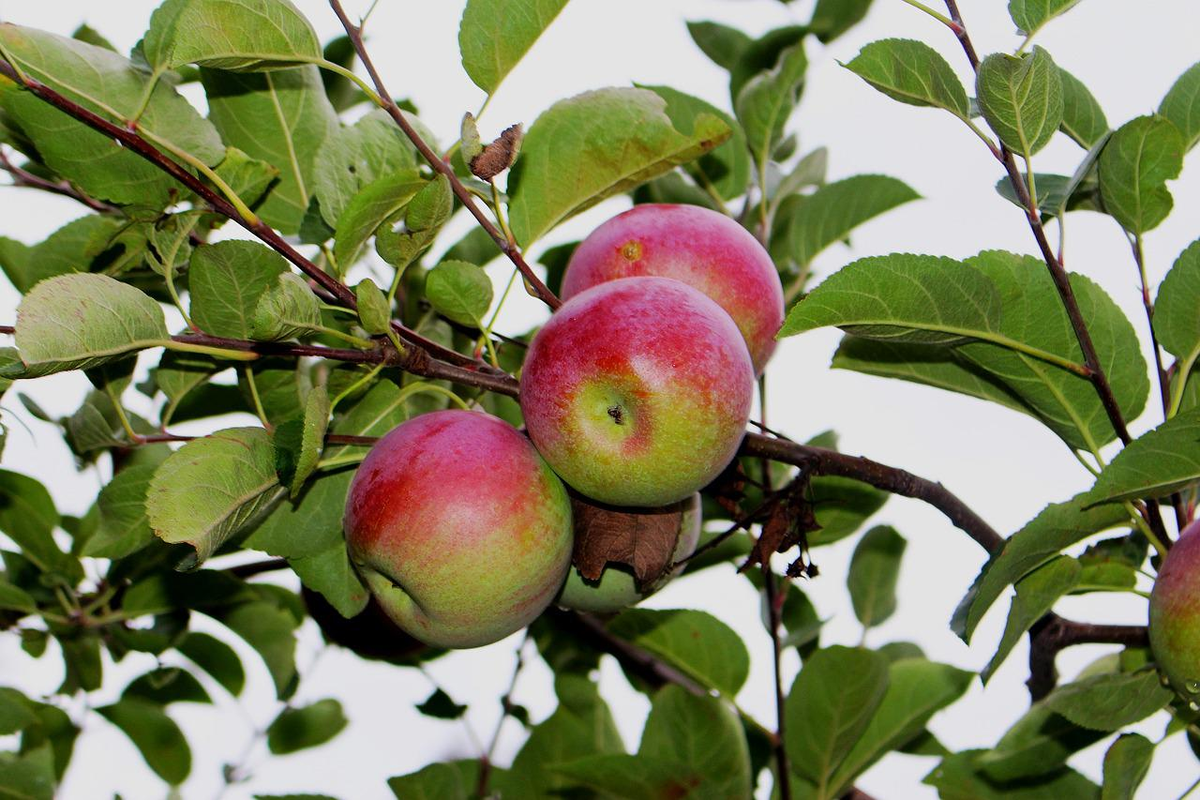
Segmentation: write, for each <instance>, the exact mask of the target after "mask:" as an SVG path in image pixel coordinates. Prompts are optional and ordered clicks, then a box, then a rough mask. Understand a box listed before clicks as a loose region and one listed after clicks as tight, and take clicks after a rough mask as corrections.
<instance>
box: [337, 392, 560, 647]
mask: <svg viewBox="0 0 1200 800" xmlns="http://www.w3.org/2000/svg"><path fill="white" fill-rule="evenodd" d="M343 527H344V529H345V532H346V544H347V545H348V547H349V551H350V557H351V560H352V561H353V562H354V564H355V566H356V567H357V569H358V571H359V574H361V575H362V577H363V579H364V581H365V582H366V584H367V587H368V588H369V589H370V590H371V593H372V594H373V595H374V596H375V599H376V600H378V601H379V604H380V605H381V606H382V607H383V610H384V611H385V612H387V614H388V616H389V617H391V619H392V621H394V622H395V623H396V624H397V625H399V626H400V627H401V628H402V629H403V630H404V631H406V632H407V633H408V634H410V635H411V636H413V637H415V638H417V639H419V640H421V641H422V642H425V643H426V644H429V645H432V646H435V647H460V648H465V647H479V646H482V645H485V644H490V643H491V642H495V641H499V640H500V639H503V638H504V637H506V636H508V635H509V634H511V633H514V632H515V631H518V630H520V629H521V628H523V627H525V626H526V625H528V624H529V623H530V622H532V621H533V620H534V618H536V617H537V616H538V615H539V614H541V613H542V611H543V610H544V609H545V608H546V607H547V606H548V605H549V604H550V603H551V601H552V600H553V599H554V596H555V595H556V594H557V593H558V590H559V589H560V588H561V587H562V584H563V580H564V579H565V578H566V574H567V569H568V568H569V566H570V563H571V549H572V544H573V538H574V537H573V533H572V527H571V503H570V498H569V497H568V496H567V492H566V488H565V487H564V486H563V485H562V483H561V482H560V481H559V479H558V478H557V477H555V475H554V473H553V472H552V471H551V470H550V468H549V467H548V466H547V465H546V463H545V462H544V461H543V460H542V458H541V457H540V456H539V455H538V453H537V451H536V450H534V448H533V445H532V444H530V442H529V440H528V439H526V438H525V437H524V436H522V435H521V434H520V433H519V432H518V431H517V430H516V429H515V428H513V427H512V426H511V425H509V424H508V423H507V422H504V421H503V420H501V419H498V418H496V417H493V416H490V415H488V414H484V413H482V412H474V411H459V410H453V411H435V412H432V413H429V414H422V415H421V416H418V417H414V418H413V419H410V420H408V421H407V422H404V423H402V424H400V425H398V426H397V427H395V428H394V429H392V430H391V431H390V432H389V433H388V434H387V435H386V436H384V437H383V438H382V439H380V440H379V441H378V442H376V443H375V445H374V447H372V448H371V452H370V453H368V454H367V457H366V459H365V460H364V461H363V462H362V464H361V465H360V466H359V468H358V472H357V473H356V474H355V475H354V479H353V481H352V482H351V484H350V490H349V493H348V495H347V498H346V513H345V517H344V518H343Z"/></svg>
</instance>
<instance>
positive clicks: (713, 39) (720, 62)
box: [687, 21, 752, 70]
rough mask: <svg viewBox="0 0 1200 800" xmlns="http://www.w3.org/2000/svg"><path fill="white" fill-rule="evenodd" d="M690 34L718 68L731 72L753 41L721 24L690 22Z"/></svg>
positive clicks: (736, 30) (734, 29)
mask: <svg viewBox="0 0 1200 800" xmlns="http://www.w3.org/2000/svg"><path fill="white" fill-rule="evenodd" d="M687 29H688V34H690V35H691V37H692V41H693V42H695V43H696V46H697V47H699V48H700V50H701V52H703V53H704V55H706V56H708V57H709V58H710V59H712V61H713V63H714V64H716V65H717V66H718V67H722V68H723V69H726V70H730V69H733V67H734V66H735V65H736V64H737V62H738V59H739V57H740V56H741V54H742V52H743V51H744V50H745V49H746V48H747V47H748V46H749V45H750V42H751V41H752V40H751V39H750V37H749V36H747V35H746V34H745V33H743V32H742V31H740V30H738V29H737V28H731V27H729V26H728V25H722V24H721V23H719V22H709V21H703V22H689V23H688V24H687Z"/></svg>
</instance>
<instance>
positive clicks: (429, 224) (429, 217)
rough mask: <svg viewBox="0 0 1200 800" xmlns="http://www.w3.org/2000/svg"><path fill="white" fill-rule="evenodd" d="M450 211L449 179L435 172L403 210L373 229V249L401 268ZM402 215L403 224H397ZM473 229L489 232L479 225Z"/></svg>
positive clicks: (426, 244) (424, 245) (428, 241)
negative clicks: (376, 228)
mask: <svg viewBox="0 0 1200 800" xmlns="http://www.w3.org/2000/svg"><path fill="white" fill-rule="evenodd" d="M452 213H454V194H453V192H452V191H451V189H450V181H449V180H448V179H447V178H446V176H445V175H438V176H437V177H436V178H434V179H433V180H432V181H430V182H429V183H427V184H425V186H424V187H423V188H422V189H421V190H420V191H418V192H417V193H416V195H414V196H413V199H412V200H411V201H410V202H409V204H408V206H407V207H406V208H405V209H404V211H403V212H401V213H398V214H395V215H394V216H393V217H392V218H391V219H388V220H386V221H385V222H384V224H383V225H382V226H380V228H379V229H378V230H377V231H376V232H375V251H376V252H377V253H379V257H380V258H382V259H383V260H384V261H386V262H388V263H389V264H391V265H392V266H393V267H395V268H396V269H398V270H402V269H404V268H405V267H407V266H408V265H409V264H411V263H412V262H413V261H414V260H416V258H417V256H419V255H420V254H421V253H422V252H423V251H424V250H425V248H427V247H429V245H430V244H432V243H433V240H434V238H435V237H436V236H437V234H438V232H439V231H440V230H441V227H442V225H444V224H446V221H447V220H449V219H450V215H451V214H452ZM401 217H403V225H400V224H399V223H400V221H401V219H400V218H401ZM475 230H476V231H479V232H480V233H482V234H483V235H484V236H485V237H487V236H488V234H487V231H484V230H483V229H482V228H475ZM488 241H491V239H490V237H488ZM467 260H470V259H467Z"/></svg>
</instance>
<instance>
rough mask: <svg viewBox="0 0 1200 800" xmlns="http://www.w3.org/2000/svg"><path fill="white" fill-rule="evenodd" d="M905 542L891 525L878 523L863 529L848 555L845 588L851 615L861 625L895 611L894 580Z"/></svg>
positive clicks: (898, 575)
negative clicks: (851, 606) (850, 605)
mask: <svg viewBox="0 0 1200 800" xmlns="http://www.w3.org/2000/svg"><path fill="white" fill-rule="evenodd" d="M907 546H908V543H907V542H906V541H904V537H903V536H901V535H900V534H899V533H897V532H896V530H895V529H894V528H891V527H888V526H887V525H879V526H877V527H874V528H872V529H871V530H869V531H867V532H866V533H865V534H864V535H863V537H862V539H860V540H859V541H858V546H857V547H855V548H854V555H853V556H852V557H851V559H850V572H849V574H848V576H847V577H846V588H848V589H849V590H850V600H851V601H852V603H853V605H854V616H856V617H858V621H859V622H861V623H862V624H863V627H864V628H871V627H874V626H876V625H879V624H880V623H882V622H884V621H886V620H887V619H888V618H889V617H891V616H892V614H894V613H895V611H896V581H897V580H898V579H899V577H900V560H901V558H903V556H904V549H905V548H906V547H907Z"/></svg>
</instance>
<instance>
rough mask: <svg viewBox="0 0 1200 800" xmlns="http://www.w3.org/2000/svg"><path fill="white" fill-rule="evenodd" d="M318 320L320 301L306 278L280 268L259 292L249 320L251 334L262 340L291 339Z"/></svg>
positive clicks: (302, 333) (253, 337) (304, 331)
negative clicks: (270, 281)
mask: <svg viewBox="0 0 1200 800" xmlns="http://www.w3.org/2000/svg"><path fill="white" fill-rule="evenodd" d="M320 324H321V304H320V303H319V302H318V300H317V297H316V295H314V294H313V293H312V289H310V288H309V286H308V281H306V280H304V278H302V277H300V276H299V275H297V274H296V273H295V272H290V271H288V272H281V273H279V275H278V277H276V279H275V282H274V284H272V285H268V286H267V288H266V290H265V291H264V292H263V293H262V294H261V295H260V296H259V298H258V303H257V304H256V305H255V307H254V316H253V317H252V318H251V322H250V338H252V339H255V340H257V341H263V342H276V341H280V340H282V339H294V338H296V337H298V336H303V335H305V334H306V333H308V332H310V331H311V330H312V329H313V328H315V327H317V326H318V325H320Z"/></svg>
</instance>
